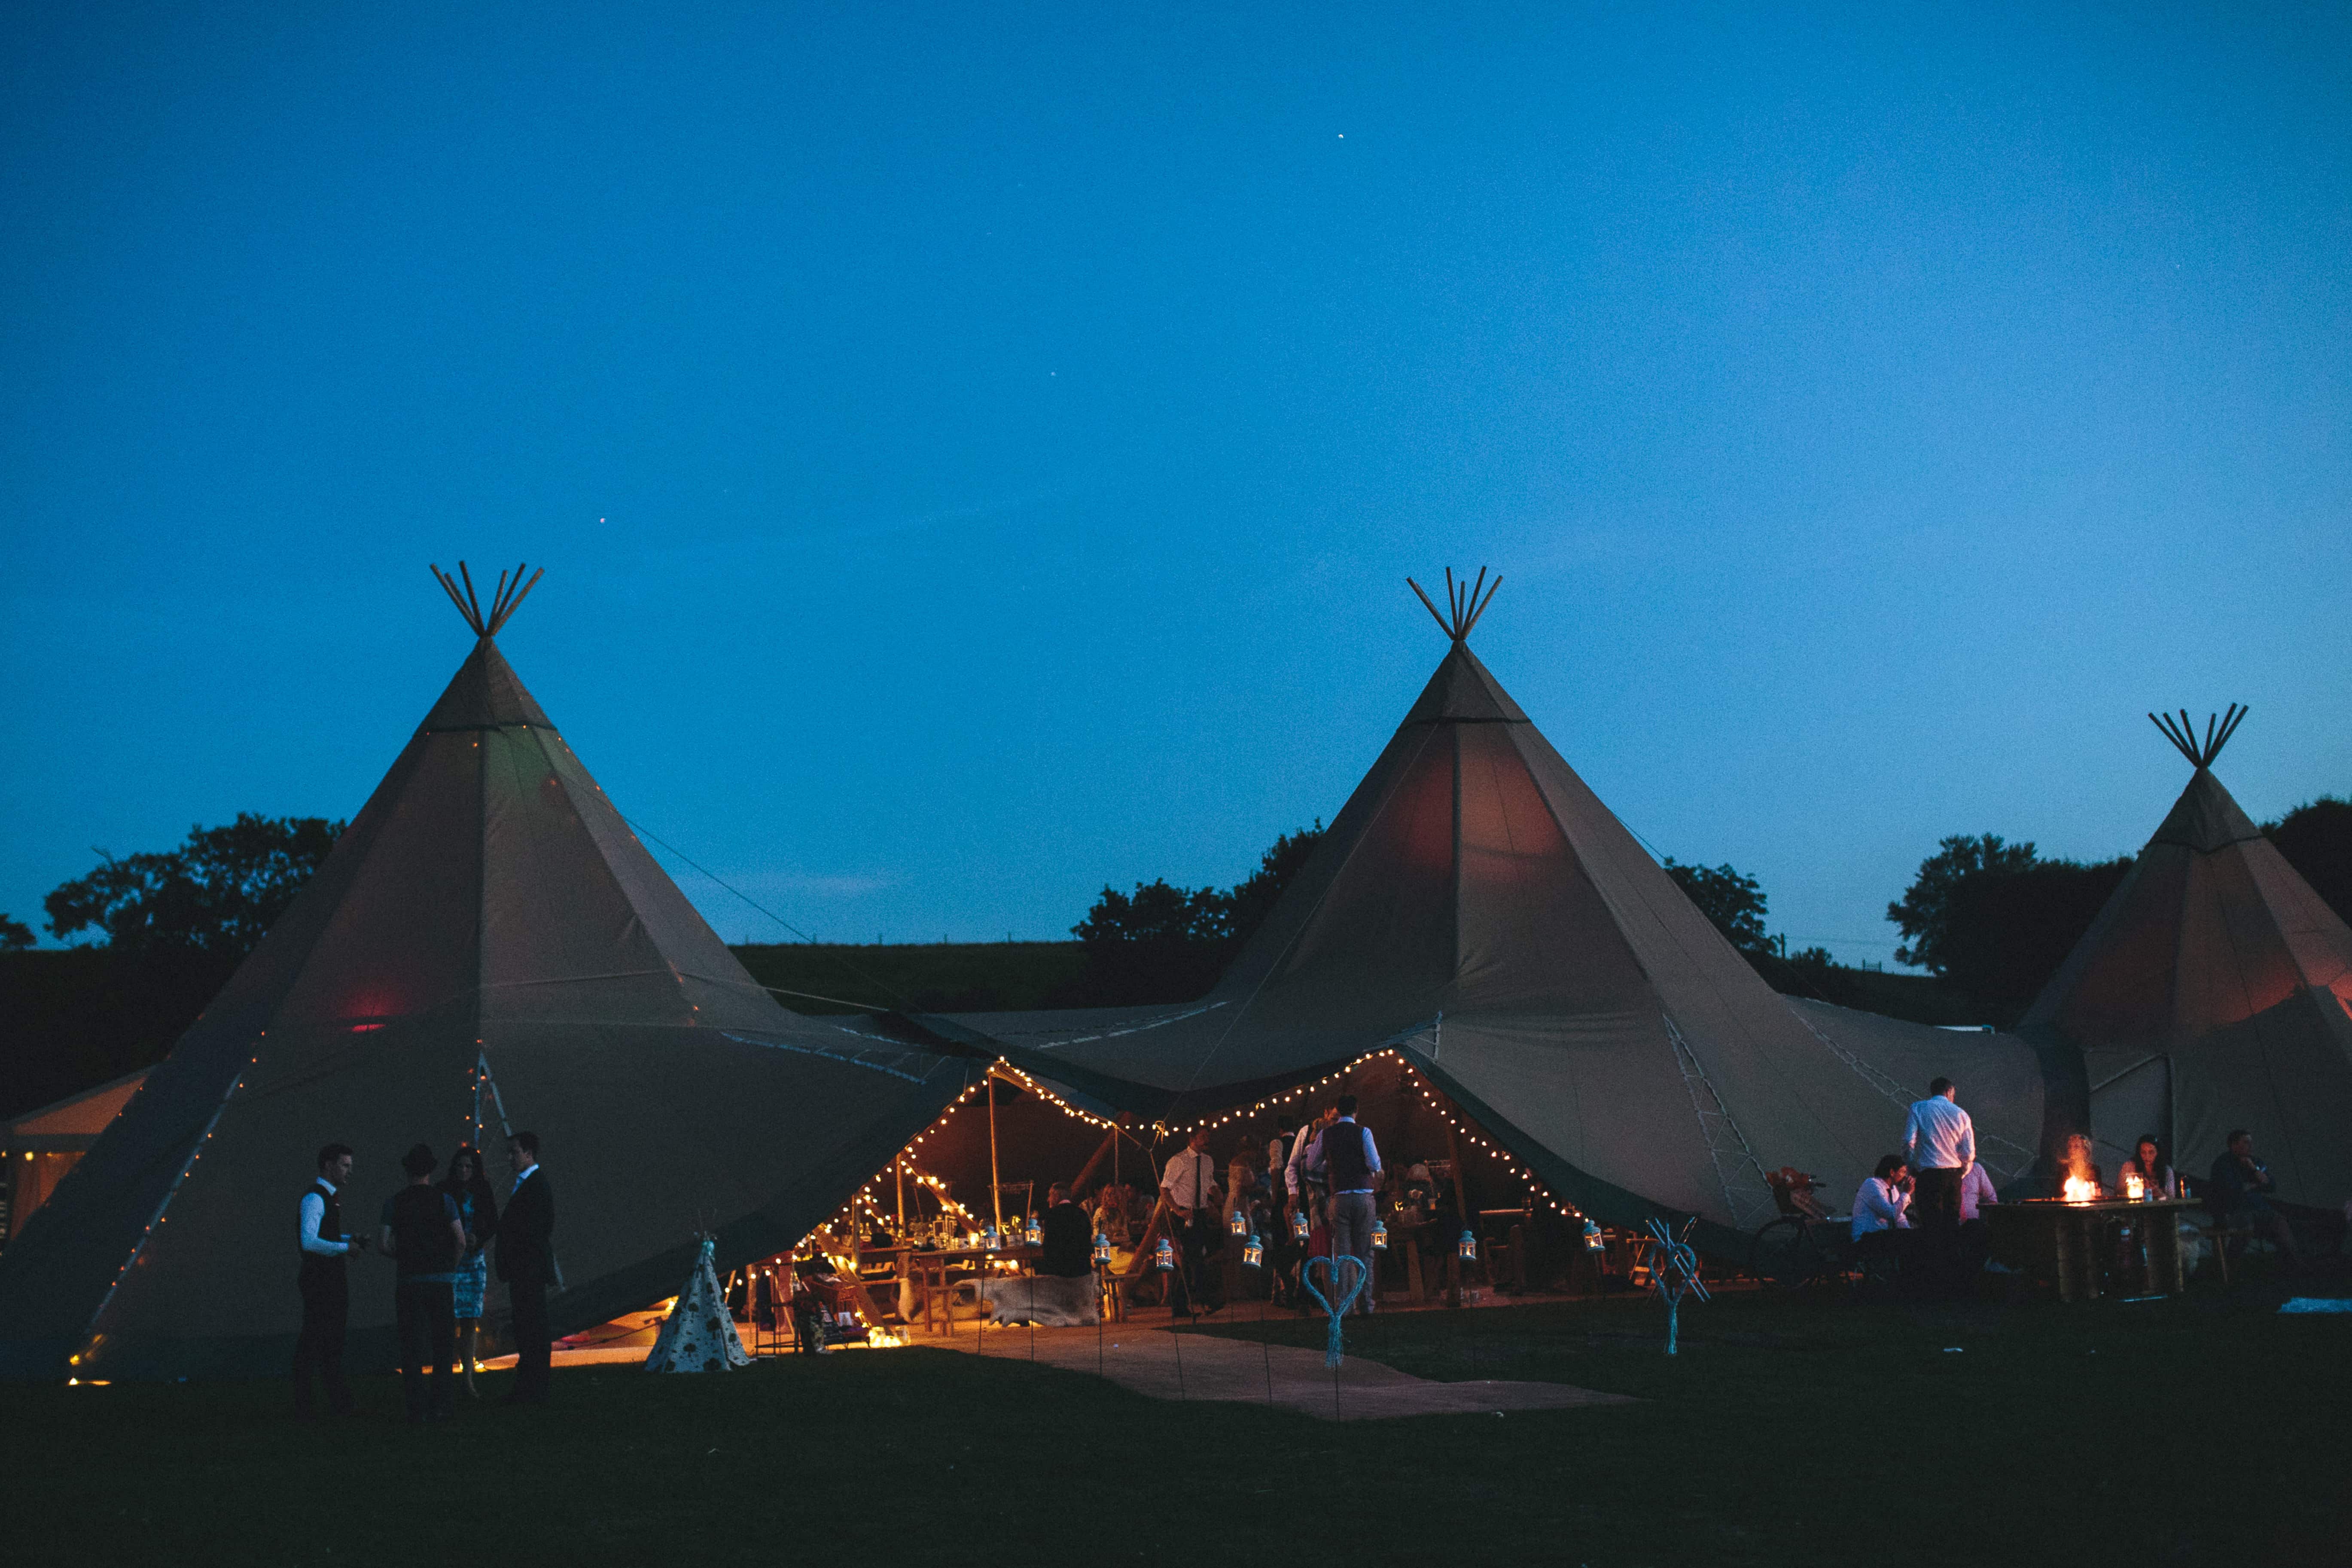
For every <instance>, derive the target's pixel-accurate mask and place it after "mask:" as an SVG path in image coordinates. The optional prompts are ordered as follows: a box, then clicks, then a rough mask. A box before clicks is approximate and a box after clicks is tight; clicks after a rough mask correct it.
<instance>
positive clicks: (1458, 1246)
mask: <svg viewBox="0 0 2352 1568" xmlns="http://www.w3.org/2000/svg"><path fill="white" fill-rule="evenodd" d="M1454 1251H1455V1252H1457V1253H1459V1254H1461V1256H1462V1261H1463V1262H1465V1263H1475V1262H1477V1261H1478V1238H1477V1237H1476V1236H1475V1235H1474V1234H1472V1233H1471V1232H1469V1231H1466V1230H1465V1231H1464V1232H1463V1233H1462V1239H1461V1240H1460V1241H1457V1242H1455V1243H1454Z"/></svg>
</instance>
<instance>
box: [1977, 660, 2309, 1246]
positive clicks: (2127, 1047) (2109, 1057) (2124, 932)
mask: <svg viewBox="0 0 2352 1568" xmlns="http://www.w3.org/2000/svg"><path fill="white" fill-rule="evenodd" d="M2148 717H2149V718H2150V719H2151V720H2153V721H2155V722H2156V724H2157V727H2158V729H2160V730H2162V731H2164V733H2165V738H2166V739H2167V740H2168V741H2170V742H2172V744H2173V746H2174V747H2175V748H2176V749H2177V750H2179V752H2180V754H2181V755H2182V756H2183V757H2185V758H2187V759H2188V761H2189V767H2190V770H2191V771H2190V773H2189V784H2188V785H2187V787H2185V788H2184V789H2182V791H2181V792H2180V798H2179V800H2177V801H2175V802H2174V803H2173V805H2172V810H2171V811H2170V812H2168V814H2166V816H2165V818H2164V820H2163V822H2161V823H2160V824H2158V826H2157V829H2156V832H2155V834H2154V835H2153V836H2152V837H2149V839H2148V841H2147V847H2145V848H2143V849H2142V850H2141V851H2140V853H2139V858H2137V860H2136V861H2135V862H2134V863H2133V865H2132V868H2131V870H2130V871H2129V872H2127V873H2126V875H2125V877H2124V879H2123V881H2122V883H2121V884H2119V885H2118V886H2117V887H2116V890H2115V892H2114V893H2113V894H2111V895H2109V897H2108V899H2107V902H2106V906H2105V908H2104V909H2102V910H2100V911H2099V915H2098V918H2097V919H2096V920H2095V921H2092V923H2091V929H2090V930H2089V931H2085V932H2084V935H2083V939H2082V941H2081V942H2077V943H2076V944H2075V946H2074V952H2071V953H2070V954H2068V955H2067V958H2066V962H2065V963H2063V964H2061V965H2060V966H2059V969H2058V972H2057V973H2055V974H2054V975H2053V976H2052V977H2051V980H2050V984H2048V985H2047V986H2045V987H2044V988H2043V990H2042V994H2041V996H2040V997H2039V998H2037V999H2036V1000H2035V1002H2034V1004H2033V1006H2032V1010H2031V1011H2029V1012H2028V1013H2027V1014H2026V1016H2025V1020H2024V1022H2023V1023H2022V1024H2021V1025H2020V1026H2019V1028H2020V1032H2021V1033H2022V1034H2024V1035H2026V1036H2027V1037H2031V1038H2034V1039H2039V1040H2043V1041H2050V1042H2057V1043H2062V1044H2063V1045H2064V1046H2067V1047H2074V1048H2077V1049H2079V1050H2080V1051H2081V1052H2082V1055H2083V1058H2084V1066H2085V1068H2086V1070H2087V1072H2088V1075H2089V1083H2090V1096H2091V1124H2092V1131H2093V1135H2094V1136H2095V1138H2096V1139H2097V1141H2098V1142H2099V1143H2100V1144H2101V1145H2102V1154H2103V1157H2104V1163H2105V1164H2106V1165H2107V1167H2108V1168H2109V1169H2113V1168H2114V1166H2115V1164H2116V1162H2117V1161H2119V1160H2120V1159H2122V1158H2123V1157H2124V1156H2125V1155H2126V1153H2128V1152H2129V1150H2130V1146H2131V1143H2132V1141H2133V1140H2134V1139H2136V1138H2137V1136H2138V1135H2139V1134H2140V1133H2142V1132H2150V1131H2152V1132H2155V1133H2156V1134H2157V1135H2158V1136H2159V1137H2161V1138H2163V1139H2164V1140H2165V1141H2166V1142H2167V1144H2168V1147H2169V1148H2170V1149H2171V1150H2172V1152H2173V1159H2174V1163H2175V1164H2176V1166H2177V1168H2178V1169H2179V1170H2180V1171H2181V1172H2182V1173H2185V1174H2187V1175H2189V1177H2190V1178H2191V1179H2192V1180H2194V1179H2195V1178H2197V1177H2199V1176H2201V1175H2202V1174H2203V1173H2205V1171H2206V1170H2207V1169H2208V1168H2209V1167H2210V1164H2211V1163H2212V1161H2213V1159H2214V1157H2215V1156H2217V1155H2218V1154H2220V1153H2221V1149H2222V1139H2223V1138H2224V1136H2225V1135H2226V1134H2227V1133H2228V1132H2229V1131H2230V1130H2231V1129H2232V1128H2236V1127H2244V1128H2247V1129H2249V1130H2251V1131H2253V1132H2254V1134H2255V1136H2256V1151H2257V1152H2258V1153H2259V1154H2260V1156H2261V1157H2262V1159H2263V1162H2264V1163H2267V1164H2268V1165H2269V1166H2270V1168H2271V1171H2272V1173H2273V1175H2274V1176H2276V1178H2277V1180H2278V1189H2279V1196H2280V1197H2281V1198H2283V1199H2284V1200H2285V1201H2286V1202H2288V1203H2293V1204H2301V1205H2308V1206H2312V1207H2326V1208H2334V1207H2336V1206H2337V1205H2341V1204H2342V1203H2343V1202H2344V1200H2345V1199H2346V1198H2347V1197H2352V929H2347V927H2346V925H2345V923H2344V921H2342V920H2341V919H2340V918H2338V917H2337V915H2336V911H2335V910H2331V909H2329V908H2328V907H2327V905H2326V902H2325V901H2324V900H2321V898H2320V897H2319V895H2318V894H2316V893H2315V892H2313V891H2312V889H2311V887H2310V885H2309V884H2308V883H2306V882H2305V881H2304V879H2302V878H2301V877H2299V876H2297V875H2296V874H2295V871H2294V868H2293V867H2291V866H2289V865H2288V864H2287V863H2286V860H2285V859H2284V858H2283V857H2282V856H2281V855H2280V854H2279V852H2278V849H2277V847H2275V846H2273V844H2272V843H2271V841H2270V840H2269V839H2267V838H2265V837H2263V833H2262V830H2261V829H2260V828H2259V827H2256V826H2254V824H2253V822H2252V819H2250V818H2249V817H2248V816H2246V814H2245V813H2244V812H2243V811H2242V810H2241V809H2239V806H2238V803H2237V802H2236V801H2235V800H2232V799H2231V797H2230V792H2229V791H2228V790H2226V789H2224V788H2223V787H2222V786H2221V780H2220V779H2218V778H2216V777H2215V776H2214V774H2213V763H2214V761H2215V759H2217V758H2218V757H2219V756H2220V755H2221V748H2222V747H2223V746H2225V745H2227V744H2228V743H2229V742H2230V737H2231V735H2232V734H2233V733H2235V731H2236V730H2237V727H2238V725H2239V723H2240V722H2241V721H2242V720H2243V719H2244V718H2245V710H2243V709H2242V708H2239V707H2238V706H2237V705H2236V704H2234V703H2232V704H2231V708H2230V710H2229V712H2228V713H2227V714H2226V715H2223V716H2221V717H2218V718H2213V719H2209V720H2208V721H2207V723H2206V726H2205V732H2204V734H2203V735H2202V736H2201V737H2200V736H2199V735H2198V734H2197V733H2196V732H2195V731H2194V730H2193V729H2192V728H2191V726H2190V724H2189V715H2188V713H2187V712H2186V711H2185V710H2184V711H2183V712H2182V713H2181V714H2180V715H2179V720H2178V721H2174V720H2172V719H2171V718H2170V716H2166V717H2165V718H2158V717H2157V716H2156V715H2155V714H2150V715H2149V716H2148Z"/></svg>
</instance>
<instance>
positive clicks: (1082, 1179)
mask: <svg viewBox="0 0 2352 1568" xmlns="http://www.w3.org/2000/svg"><path fill="white" fill-rule="evenodd" d="M1117 1144H1118V1128H1116V1127H1113V1128H1112V1129H1111V1130H1110V1135H1109V1136H1108V1137H1107V1138H1105V1139H1104V1140H1103V1141H1102V1142H1101V1143H1100V1144H1099V1145H1097V1148H1096V1149H1095V1152H1094V1153H1093V1155H1092V1156H1091V1157H1090V1158H1089V1159H1088V1160H1087V1163H1086V1165H1085V1167H1084V1168H1083V1169H1081V1170H1080V1171H1079V1172H1078V1175H1077V1180H1076V1181H1074V1182H1072V1183H1071V1184H1070V1196H1071V1197H1072V1198H1073V1199H1075V1198H1076V1197H1077V1196H1078V1195H1079V1194H1081V1193H1084V1192H1085V1191H1086V1190H1087V1182H1088V1181H1089V1180H1090V1179H1092V1177H1093V1176H1094V1173H1096V1172H1097V1171H1098V1170H1100V1169H1101V1168H1102V1163H1103V1156H1105V1155H1106V1154H1108V1153H1110V1152H1112V1150H1113V1148H1114V1147H1115V1146H1116V1145H1117Z"/></svg>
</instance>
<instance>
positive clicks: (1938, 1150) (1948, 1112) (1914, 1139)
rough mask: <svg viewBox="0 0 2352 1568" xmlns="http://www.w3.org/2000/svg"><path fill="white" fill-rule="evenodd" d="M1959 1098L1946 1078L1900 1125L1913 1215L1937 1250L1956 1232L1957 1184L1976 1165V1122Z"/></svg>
mask: <svg viewBox="0 0 2352 1568" xmlns="http://www.w3.org/2000/svg"><path fill="white" fill-rule="evenodd" d="M1958 1096H1959V1090H1958V1089H1957V1088H1955V1087H1954V1086H1953V1084H1952V1080H1951V1079H1948V1078H1939V1079H1937V1080H1936V1081H1935V1082H1933V1083H1931V1084H1929V1085H1928V1086H1927V1099H1925V1100H1919V1101H1917V1102H1916V1103H1915V1104H1914V1105H1913V1106H1912V1107H1911V1114H1910V1116H1909V1117H1908V1118H1907V1119H1906V1121H1904V1123H1903V1158H1904V1160H1905V1161H1906V1163H1909V1165H1910V1167H1911V1173H1912V1178H1913V1180H1914V1181H1915V1182H1916V1184H1917V1185H1918V1192H1917V1194H1916V1196H1915V1197H1914V1198H1913V1199H1912V1202H1911V1209H1912V1213H1913V1214H1915V1215H1917V1216H1918V1223H1919V1227H1920V1228H1921V1229H1922V1230H1926V1231H1929V1232H1932V1233H1934V1235H1935V1239H1936V1243H1937V1245H1938V1246H1948V1244H1949V1243H1950V1241H1951V1239H1952V1237H1953V1234H1954V1233H1955V1232H1957V1231H1958V1229H1959V1228H1960V1183H1961V1182H1962V1181H1964V1180H1965V1179H1967V1176H1968V1173H1969V1167H1970V1166H1971V1165H1974V1164H1975V1163H1977V1129H1976V1123H1975V1122H1973V1121H1969V1113H1968V1112H1967V1111H1965V1110H1961V1109H1960V1108H1959V1105H1958Z"/></svg>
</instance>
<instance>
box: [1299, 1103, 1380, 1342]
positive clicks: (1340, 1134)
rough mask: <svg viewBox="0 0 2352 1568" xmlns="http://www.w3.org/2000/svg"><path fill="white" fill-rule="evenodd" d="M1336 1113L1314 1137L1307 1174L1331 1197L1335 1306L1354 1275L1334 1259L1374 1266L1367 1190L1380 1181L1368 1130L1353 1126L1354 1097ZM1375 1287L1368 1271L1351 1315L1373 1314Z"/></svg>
mask: <svg viewBox="0 0 2352 1568" xmlns="http://www.w3.org/2000/svg"><path fill="white" fill-rule="evenodd" d="M1307 1165H1308V1167H1309V1168H1310V1169H1319V1170H1321V1171H1322V1173H1323V1179H1324V1181H1325V1183H1326V1184H1328V1187H1329V1188H1330V1193H1331V1200H1330V1202H1331V1268H1332V1278H1331V1283H1330V1285H1329V1286H1328V1290H1329V1293H1330V1297H1331V1300H1335V1301H1336V1300H1339V1298H1340V1296H1341V1295H1343V1294H1344V1293H1345V1292H1346V1291H1347V1289H1349V1286H1350V1285H1352V1284H1354V1282H1355V1275H1356V1271H1355V1270H1354V1269H1352V1268H1346V1267H1345V1266H1344V1265H1342V1264H1341V1263H1340V1262H1339V1259H1341V1258H1355V1259H1357V1260H1358V1261H1360V1263H1361V1264H1362V1265H1363V1266H1364V1268H1366V1269H1367V1270H1370V1269H1371V1268H1373V1267H1374V1265H1375V1262H1376V1260H1375V1259H1374V1258H1373V1257H1372V1221H1373V1214H1372V1189H1373V1188H1374V1187H1375V1186H1376V1185H1378V1184H1379V1182H1380V1178H1381V1152H1380V1149H1379V1147H1378V1146H1377V1145H1376V1144H1374V1143H1373V1142H1372V1130H1371V1129H1370V1128H1369V1127H1365V1126H1363V1125H1361V1124H1360V1123H1359V1122H1358V1121H1356V1097H1355V1096H1354V1095H1352V1094H1343V1095H1341V1096H1340V1097H1339V1116H1338V1117H1337V1118H1336V1119H1334V1120H1333V1121H1332V1122H1331V1124H1330V1125H1329V1126H1328V1127H1326V1128H1324V1129H1323V1131H1320V1132H1318V1133H1317V1134H1316V1135H1315V1145H1314V1147H1313V1148H1312V1149H1311V1150H1309V1151H1308V1152H1307ZM1377 1285H1378V1281H1377V1279H1376V1278H1375V1277H1374V1276H1373V1275H1371V1274H1370V1273H1369V1272H1368V1273H1367V1274H1366V1276H1365V1279H1364V1289H1363V1294H1362V1295H1360V1296H1358V1297H1357V1298H1356V1302H1355V1310H1358V1311H1360V1312H1369V1311H1370V1310H1373V1306H1374V1304H1375V1294H1374V1293H1375V1290H1376V1289H1377Z"/></svg>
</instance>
